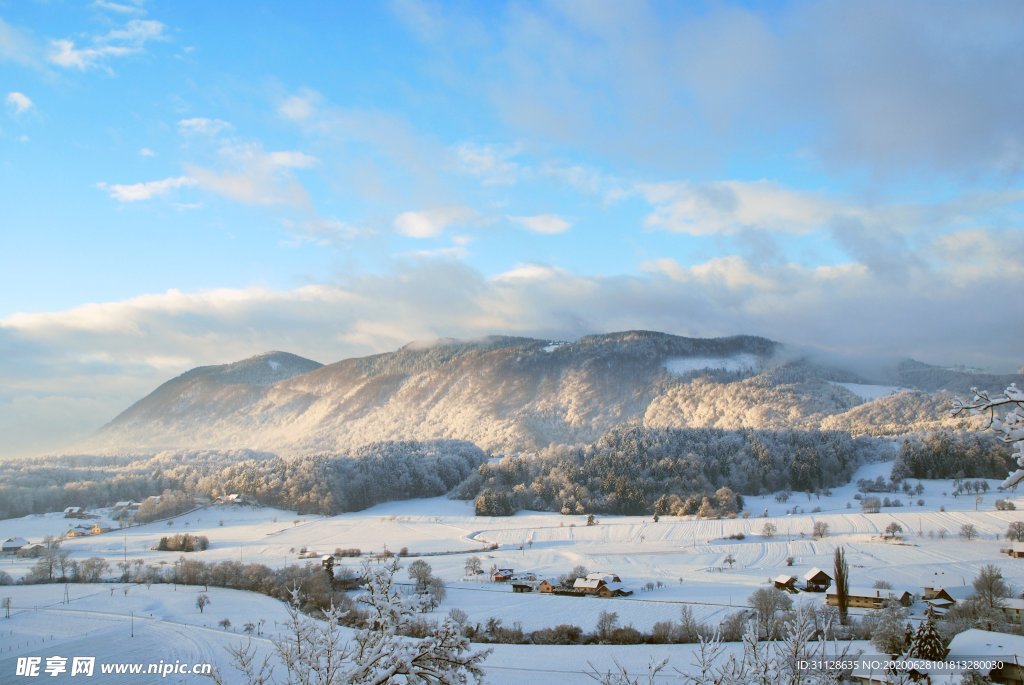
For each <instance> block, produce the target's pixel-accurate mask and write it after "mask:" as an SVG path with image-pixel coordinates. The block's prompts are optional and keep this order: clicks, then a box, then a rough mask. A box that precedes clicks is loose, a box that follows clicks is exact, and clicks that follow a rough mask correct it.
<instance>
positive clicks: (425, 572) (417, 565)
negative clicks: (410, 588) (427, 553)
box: [408, 559, 433, 592]
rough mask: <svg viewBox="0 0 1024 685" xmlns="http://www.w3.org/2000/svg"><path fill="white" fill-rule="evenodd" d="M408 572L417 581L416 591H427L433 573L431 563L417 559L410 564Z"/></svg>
mask: <svg viewBox="0 0 1024 685" xmlns="http://www.w3.org/2000/svg"><path fill="white" fill-rule="evenodd" d="M408 572H409V577H410V578H412V579H413V580H415V581H416V592H426V590H427V583H429V582H430V575H431V573H433V569H432V568H430V564H428V563H427V562H425V561H423V560H422V559H417V560H416V561H414V562H412V563H411V564H409V569H408Z"/></svg>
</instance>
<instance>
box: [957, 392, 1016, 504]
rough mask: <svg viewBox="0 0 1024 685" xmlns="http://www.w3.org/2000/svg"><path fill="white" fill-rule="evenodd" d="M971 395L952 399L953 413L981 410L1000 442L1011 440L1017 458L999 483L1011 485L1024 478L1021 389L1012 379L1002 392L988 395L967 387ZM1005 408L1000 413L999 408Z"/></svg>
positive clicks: (1001, 485) (977, 412)
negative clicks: (1011, 469) (1013, 466)
mask: <svg viewBox="0 0 1024 685" xmlns="http://www.w3.org/2000/svg"><path fill="white" fill-rule="evenodd" d="M971 392H972V393H974V397H973V398H972V399H971V400H970V401H967V402H965V401H963V400H961V399H960V398H959V397H958V398H956V399H955V400H954V401H953V409H952V414H953V416H960V415H962V414H985V415H987V416H988V424H987V425H986V426H985V427H986V428H987V429H989V430H992V431H993V432H995V433H996V434H997V435H999V436H1001V437H1002V440H1003V442H1008V443H1012V444H1013V447H1014V453H1015V455H1016V459H1017V470H1016V471H1012V472H1010V473H1009V474H1008V475H1007V477H1006V479H1005V480H1004V481H1003V482H1002V483H1000V487H1003V488H1012V487H1015V486H1016V485H1017V484H1018V483H1020V482H1021V481H1022V480H1024V391H1022V390H1021V389H1020V388H1018V387H1017V384H1016V383H1010V387H1008V388H1007V389H1006V390H1005V391H1003V394H1002V395H996V396H994V397H993V396H991V395H989V393H988V391H987V390H978V389H977V388H971ZM1004 409H1005V410H1006V412H1005V413H1004V414H1003V415H1002V416H1001V417H1000V416H999V412H1001V411H1003V410H1004Z"/></svg>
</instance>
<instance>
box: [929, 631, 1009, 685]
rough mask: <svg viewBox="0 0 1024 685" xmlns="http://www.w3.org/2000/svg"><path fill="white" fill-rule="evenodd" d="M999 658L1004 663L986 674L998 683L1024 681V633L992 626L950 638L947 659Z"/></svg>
mask: <svg viewBox="0 0 1024 685" xmlns="http://www.w3.org/2000/svg"><path fill="white" fill-rule="evenodd" d="M968 659H970V660H976V659H982V660H999V661H1002V662H1003V667H1002V668H998V669H992V670H991V671H989V672H988V673H982V675H986V676H988V677H989V679H991V680H992V682H994V683H1015V684H1019V683H1024V661H1022V659H1024V637H1021V636H1020V635H1009V634H1007V633H996V632H993V631H990V630H976V629H971V630H965V631H964V632H962V633H960V634H959V635H956V636H955V637H954V638H953V639H952V640H950V642H949V654H947V655H946V660H947V661H957V660H968Z"/></svg>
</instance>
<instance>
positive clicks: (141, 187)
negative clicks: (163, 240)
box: [96, 176, 198, 202]
mask: <svg viewBox="0 0 1024 685" xmlns="http://www.w3.org/2000/svg"><path fill="white" fill-rule="evenodd" d="M96 185H97V187H98V188H100V189H102V190H105V191H107V192H108V193H109V194H110V197H112V198H114V199H115V200H117V201H118V202H142V201H144V200H152V199H153V198H156V197H163V196H165V195H167V194H168V193H170V192H171V191H172V190H175V189H176V188H189V187H192V186H195V185H198V182H197V181H196V179H194V178H190V177H188V176H177V177H174V178H165V179H162V180H159V181H146V182H143V183H130V184H121V183H98V184H96Z"/></svg>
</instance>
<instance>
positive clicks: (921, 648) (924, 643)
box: [910, 609, 947, 661]
mask: <svg viewBox="0 0 1024 685" xmlns="http://www.w3.org/2000/svg"><path fill="white" fill-rule="evenodd" d="M946 651H947V650H946V643H945V642H944V641H943V639H942V636H940V635H939V631H938V630H937V629H936V628H935V619H934V616H933V615H932V611H931V609H929V610H928V611H927V612H926V613H925V621H924V623H922V624H921V625H919V626H918V627H917V632H915V633H914V640H913V642H912V643H911V645H910V656H912V657H915V658H917V659H930V660H931V661H942V660H943V659H945V658H946Z"/></svg>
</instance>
